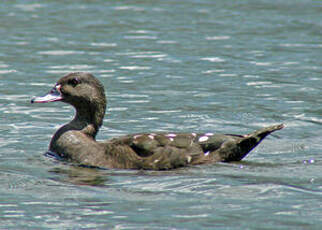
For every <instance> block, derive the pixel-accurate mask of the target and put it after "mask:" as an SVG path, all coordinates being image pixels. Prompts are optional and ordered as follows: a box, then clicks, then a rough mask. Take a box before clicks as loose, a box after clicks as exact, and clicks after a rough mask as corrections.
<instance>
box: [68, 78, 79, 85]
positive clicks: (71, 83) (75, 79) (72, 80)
mask: <svg viewBox="0 0 322 230" xmlns="http://www.w3.org/2000/svg"><path fill="white" fill-rule="evenodd" d="M79 83H80V80H79V79H78V78H73V79H70V80H69V81H68V84H70V85H72V86H73V87H75V86H76V85H78V84H79Z"/></svg>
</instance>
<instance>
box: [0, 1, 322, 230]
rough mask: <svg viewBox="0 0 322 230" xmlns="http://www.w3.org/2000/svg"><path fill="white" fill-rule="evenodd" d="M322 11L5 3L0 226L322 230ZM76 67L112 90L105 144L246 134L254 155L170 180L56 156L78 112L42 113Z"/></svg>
mask: <svg viewBox="0 0 322 230" xmlns="http://www.w3.org/2000/svg"><path fill="white" fill-rule="evenodd" d="M321 13H322V4H321V3H320V2H319V1H313V0H297V1H291V0H287V1H285V0H283V1H269V0H261V1H252V0H248V1H239V2H236V1H224V0H223V1H211V0H202V1H196V0H195V1H194V0H187V1H174V0H167V1H144V0H143V1H99V0H97V1H82V2H80V1H77V2H76V1H71V2H68V3H67V2H63V1H50V0H44V1H22V0H21V1H5V2H2V3H1V7H0V15H1V16H0V21H1V24H0V34H1V39H0V47H1V48H0V105H1V106H0V117H1V119H0V184H1V186H0V194H1V196H0V228H1V229H51V228H52V229H321V226H322V221H321V219H322V209H321V200H322V176H321V167H322V157H321V153H322V152H321V150H322V144H321V137H322V133H321V124H322V116H321V115H322V110H321V102H322V97H321V89H322V77H321V73H322V67H321V66H322V65H321V64H322V61H321V60H322V52H321V51H322V43H321V38H322V32H321V31H322V30H321V28H322V16H321V15H322V14H321ZM72 71H88V72H91V73H93V74H94V75H96V76H97V77H98V78H99V79H100V80H101V81H102V82H103V84H104V86H105V88H106V91H107V95H108V102H109V104H108V106H109V109H108V111H107V113H106V117H105V120H104V127H103V128H102V129H101V131H100V133H99V135H98V139H107V138H112V137H115V136H120V135H123V134H127V133H134V132H142V131H144V132H149V131H153V132H156V131H177V132H188V131H195V132H207V131H213V132H214V131H215V132H220V133H247V132H249V131H252V130H254V129H256V128H259V127H263V126H267V125H270V124H276V123H281V122H283V123H285V124H286V125H287V128H286V129H284V130H282V131H279V132H277V133H275V134H274V135H272V136H270V137H269V138H267V139H266V140H265V141H264V142H263V143H262V144H261V145H260V146H258V147H257V148H256V150H255V151H253V152H252V153H251V154H250V155H249V156H248V157H247V158H246V159H245V160H243V161H241V162H238V163H232V164H223V163H219V164H215V165H207V166H198V167H192V168H187V169H180V170H175V171H171V172H141V171H131V170H97V169H88V168H79V167H77V165H70V164H67V163H64V162H59V161H56V160H54V159H50V158H46V157H45V156H43V153H44V152H45V151H46V150H47V146H48V143H49V140H50V138H51V136H52V135H53V133H54V132H55V130H56V129H57V128H58V127H59V126H60V125H62V124H63V123H65V122H67V121H69V120H70V119H71V118H72V116H73V109H72V108H70V107H69V106H67V105H64V104H61V103H51V104H44V105H31V104H29V100H30V98H31V97H32V96H34V95H41V94H43V93H44V92H46V91H47V90H49V89H50V88H51V87H52V86H53V85H54V84H55V82H56V80H57V79H58V78H59V77H60V76H62V75H64V74H66V73H69V72H72Z"/></svg>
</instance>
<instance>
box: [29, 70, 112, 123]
mask: <svg viewBox="0 0 322 230" xmlns="http://www.w3.org/2000/svg"><path fill="white" fill-rule="evenodd" d="M54 101H62V102H65V103H68V104H70V105H72V106H74V107H75V109H76V111H77V115H78V116H80V118H83V119H91V120H93V122H94V123H96V125H98V126H101V124H102V119H103V117H104V114H105V108H106V98H105V92H104V87H103V85H102V84H101V83H100V82H99V81H98V80H97V79H96V78H95V77H94V76H93V75H92V74H89V73H82V72H76V73H70V74H67V75H65V76H63V77H62V78H61V79H59V80H58V81H57V83H56V84H55V86H54V87H53V88H52V89H51V90H50V91H49V93H47V94H46V95H44V96H42V97H34V98H33V99H32V100H31V103H47V102H54ZM97 113H98V114H97ZM82 116H83V117H82ZM97 116H99V117H97ZM94 119H95V120H94ZM97 119H101V121H98V120H97Z"/></svg>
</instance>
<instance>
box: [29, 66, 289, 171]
mask: <svg viewBox="0 0 322 230" xmlns="http://www.w3.org/2000/svg"><path fill="white" fill-rule="evenodd" d="M58 101H60V102H64V103H67V104H69V105H71V106H73V107H74V108H75V110H76V113H75V116H74V118H73V119H72V120H71V121H70V122H69V123H67V124H65V125H63V126H62V127H60V128H59V129H58V130H57V131H56V133H55V134H54V135H53V137H52V139H51V141H50V144H49V148H48V151H47V153H48V154H49V155H51V156H55V157H57V158H59V159H62V160H65V161H69V162H73V163H76V164H79V165H84V166H89V167H99V168H115V169H137V170H172V169H176V168H181V167H188V166H193V165H201V164H214V163H217V162H234V161H241V160H242V159H243V158H244V157H245V156H247V154H248V153H249V152H250V151H251V150H253V149H254V148H255V147H256V146H257V145H258V144H259V143H260V142H261V141H262V140H263V139H264V138H265V137H266V136H268V135H269V134H271V133H272V132H274V131H277V130H280V129H282V128H284V124H277V125H272V126H269V127H265V128H261V129H259V130H257V131H254V132H251V133H250V134H246V135H237V134H220V133H212V132H207V133H178V132H167V133H166V132H156V133H144V132H142V133H135V134H128V135H124V136H121V137H117V138H111V139H108V140H105V141H96V135H97V133H98V131H99V128H100V127H101V126H102V124H103V119H104V115H105V111H106V96H105V90H104V86H103V84H102V83H101V82H100V81H99V80H98V79H97V78H96V77H94V76H93V75H92V74H91V73H86V72H73V73H69V74H67V75H65V76H63V77H61V78H60V79H59V80H58V81H57V83H56V84H55V85H54V87H53V88H52V89H51V90H50V91H49V92H48V93H47V94H46V95H44V96H36V97H33V98H32V99H31V103H47V102H58Z"/></svg>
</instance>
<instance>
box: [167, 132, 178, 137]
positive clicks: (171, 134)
mask: <svg viewBox="0 0 322 230" xmlns="http://www.w3.org/2000/svg"><path fill="white" fill-rule="evenodd" d="M165 136H166V137H176V136H177V135H176V134H174V133H169V134H167V135H165Z"/></svg>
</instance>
